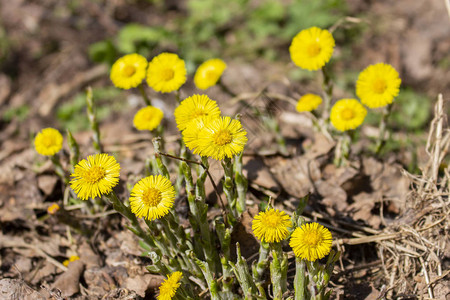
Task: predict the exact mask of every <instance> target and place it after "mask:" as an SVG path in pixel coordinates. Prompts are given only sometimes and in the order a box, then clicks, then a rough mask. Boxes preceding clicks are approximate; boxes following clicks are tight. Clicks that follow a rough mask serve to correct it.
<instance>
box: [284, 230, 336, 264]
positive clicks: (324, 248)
mask: <svg viewBox="0 0 450 300" xmlns="http://www.w3.org/2000/svg"><path fill="white" fill-rule="evenodd" d="M331 242H332V236H331V233H330V231H329V230H328V229H327V228H325V227H323V226H322V225H320V224H318V223H309V224H304V225H302V226H301V227H297V228H295V230H294V232H293V233H292V235H291V240H290V242H289V246H291V248H292V249H293V250H294V254H295V256H297V257H300V258H301V259H307V260H309V261H316V260H317V259H321V258H323V257H325V255H328V253H330V251H331Z"/></svg>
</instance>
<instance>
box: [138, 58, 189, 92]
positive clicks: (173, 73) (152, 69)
mask: <svg viewBox="0 0 450 300" xmlns="http://www.w3.org/2000/svg"><path fill="white" fill-rule="evenodd" d="M185 82H186V67H185V65H184V60H182V59H180V58H179V57H178V55H176V54H174V53H161V54H160V55H158V56H155V57H154V58H153V59H152V61H151V62H150V63H149V64H148V71H147V83H148V85H149V86H150V87H151V88H153V89H154V90H155V91H157V92H161V93H169V92H173V91H176V90H178V89H179V88H180V87H181V86H182V85H183V84H184V83H185Z"/></svg>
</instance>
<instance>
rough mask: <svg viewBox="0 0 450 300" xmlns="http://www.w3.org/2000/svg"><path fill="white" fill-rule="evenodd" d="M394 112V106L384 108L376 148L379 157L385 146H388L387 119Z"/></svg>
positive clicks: (389, 105)
mask: <svg viewBox="0 0 450 300" xmlns="http://www.w3.org/2000/svg"><path fill="white" fill-rule="evenodd" d="M391 111H392V104H388V105H387V106H385V107H384V108H383V115H382V116H381V121H380V126H379V135H378V140H377V143H376V146H375V149H376V150H375V154H376V155H379V154H380V152H381V150H382V149H383V147H384V145H385V144H386V140H385V135H386V126H387V119H388V117H389V115H390V114H391Z"/></svg>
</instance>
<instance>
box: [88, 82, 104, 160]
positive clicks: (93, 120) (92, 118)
mask: <svg viewBox="0 0 450 300" xmlns="http://www.w3.org/2000/svg"><path fill="white" fill-rule="evenodd" d="M86 103H87V115H88V119H89V123H90V125H91V130H92V132H93V145H94V148H95V150H97V152H99V153H102V152H103V150H102V145H101V143H100V130H99V128H98V122H97V116H96V111H95V106H94V99H93V95H92V88H91V87H88V88H87V91H86Z"/></svg>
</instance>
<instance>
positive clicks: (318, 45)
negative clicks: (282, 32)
mask: <svg viewBox="0 0 450 300" xmlns="http://www.w3.org/2000/svg"><path fill="white" fill-rule="evenodd" d="M334 46H335V41H334V38H333V36H332V34H331V33H330V32H329V31H328V30H326V29H320V28H317V27H312V28H309V29H305V30H302V31H300V32H299V33H298V34H297V35H296V36H295V37H294V39H293V40H292V43H291V46H290V48H289V52H290V54H291V59H292V61H293V62H294V64H296V65H297V66H298V67H300V68H303V69H307V70H320V69H322V68H324V67H325V65H326V64H327V63H328V62H329V61H330V59H331V56H332V54H333V49H334ZM400 83H401V80H400V78H399V74H398V72H397V71H396V70H395V69H394V68H393V67H392V66H391V65H389V64H385V63H378V64H374V65H370V66H368V67H367V68H366V69H364V70H363V71H362V72H361V73H360V74H359V77H358V80H357V81H356V95H357V96H358V98H359V99H360V100H361V103H362V104H364V105H366V106H367V107H369V108H378V107H383V106H386V105H388V104H391V103H392V101H393V99H394V98H395V97H396V96H397V95H398V93H399V88H400ZM321 103H322V98H321V97H320V96H319V95H316V94H306V95H304V96H302V97H301V98H300V99H299V101H298V102H297V106H296V109H297V111H298V112H304V111H313V110H315V109H316V108H318V106H319V105H320V104H321ZM361 103H360V102H359V101H358V100H356V99H341V100H338V101H336V103H335V104H334V105H333V107H332V108H331V111H330V121H331V123H332V124H333V126H334V127H335V128H336V129H337V130H339V131H346V130H352V129H355V128H357V127H358V126H360V125H361V124H362V123H363V122H364V118H365V117H366V114H367V110H366V108H365V107H364V106H363V105H362V104H361Z"/></svg>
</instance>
